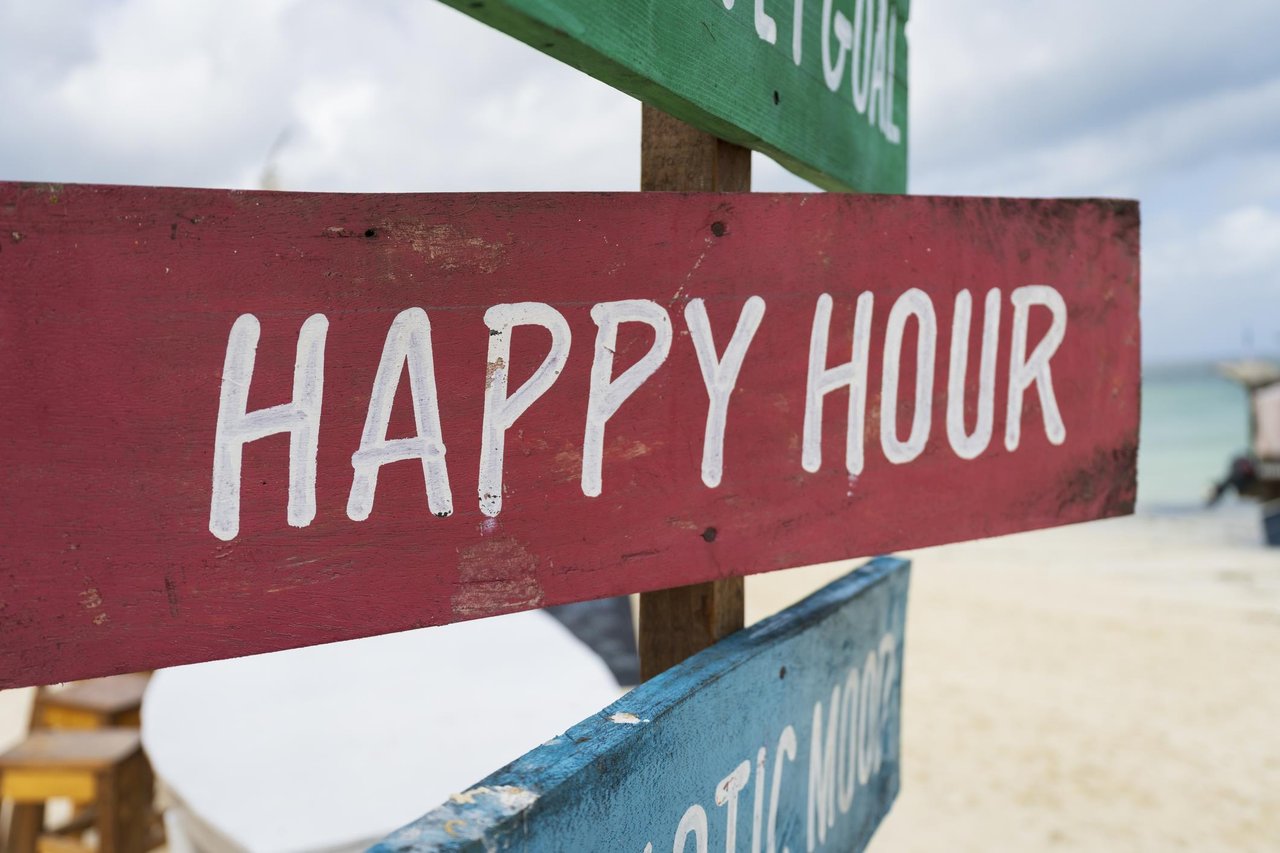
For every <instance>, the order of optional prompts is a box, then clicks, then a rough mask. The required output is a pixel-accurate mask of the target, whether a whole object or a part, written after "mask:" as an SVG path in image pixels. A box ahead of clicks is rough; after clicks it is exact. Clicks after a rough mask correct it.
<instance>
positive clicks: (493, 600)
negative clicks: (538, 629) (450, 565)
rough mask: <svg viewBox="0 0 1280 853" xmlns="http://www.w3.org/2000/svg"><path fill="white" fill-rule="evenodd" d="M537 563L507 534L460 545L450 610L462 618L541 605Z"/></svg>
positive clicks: (531, 555) (525, 549) (522, 546)
mask: <svg viewBox="0 0 1280 853" xmlns="http://www.w3.org/2000/svg"><path fill="white" fill-rule="evenodd" d="M537 566H538V559H537V557H535V556H534V555H533V554H532V553H530V552H529V550H528V549H527V548H525V546H524V545H522V544H521V543H519V542H517V541H515V540H514V539H510V538H492V539H486V540H484V541H482V542H477V543H475V544H474V545H468V546H467V547H465V548H460V549H459V550H458V580H459V586H458V592H457V593H456V594H454V596H453V599H452V604H453V612H454V613H455V614H456V615H458V616H461V617H464V618H465V617H470V616H479V615H482V614H483V615H489V614H493V613H509V612H511V611H514V610H527V609H531V608H534V607H540V606H541V605H542V587H541V585H539V583H538V579H537V577H536V576H535V572H536V570H537Z"/></svg>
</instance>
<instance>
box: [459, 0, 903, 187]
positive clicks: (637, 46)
mask: <svg viewBox="0 0 1280 853" xmlns="http://www.w3.org/2000/svg"><path fill="white" fill-rule="evenodd" d="M444 2H445V3H447V4H448V5H450V6H453V7H454V8H456V9H458V10H460V11H462V12H465V13H466V14H468V15H471V16H472V17H474V18H477V19H479V20H481V21H483V22H485V23H487V24H489V25H491V26H494V27H496V28H498V29H500V30H502V31H504V32H506V33H508V34H510V35H512V36H514V37H516V38H518V39H520V40H521V41H523V42H525V43H527V44H529V45H531V46H533V47H535V48H537V49H538V50H541V51H543V52H544V53H547V54H550V55H551V56H554V57H556V58H557V59H560V60H562V61H564V62H567V63H568V64H570V65H572V66H573V67H575V68H577V69H579V70H581V71H584V72H586V73H587V74H590V75H591V76H593V77H596V78H599V79H600V80H603V81H604V82H606V83H608V84H610V85H611V86H615V87H617V88H618V89H621V90H622V91H624V92H627V93H628V94H631V95H634V96H635V97H637V98H639V99H640V100H642V101H645V102H647V103H649V104H652V105H653V106H655V107H658V108H659V109H661V110H664V111H665V112H668V113H670V114H671V115H673V116H676V117H677V118H680V119H682V120H684V121H687V122H689V123H690V124H693V125H695V126H697V127H700V128H702V129H703V130H705V131H707V132H709V133H714V134H715V135H716V136H719V137H721V138H722V139H727V140H729V141H730V142H735V143H737V144H739V145H745V146H747V147H750V148H754V149H756V150H758V151H763V152H764V153H766V154H768V155H769V156H771V157H773V158H774V159H775V160H777V161H778V162H779V163H781V164H782V165H784V166H786V167H787V168H788V169H791V170H792V171H793V172H795V173H796V174H798V175H800V176H802V177H804V178H807V179H808V180H810V181H813V182H814V183H816V184H818V185H819V186H821V187H824V188H826V189H831V190H855V191H859V192H888V193H901V192H905V191H906V186H907V39H906V32H905V28H906V23H907V15H908V12H909V10H910V0H608V1H607V2H601V0H444Z"/></svg>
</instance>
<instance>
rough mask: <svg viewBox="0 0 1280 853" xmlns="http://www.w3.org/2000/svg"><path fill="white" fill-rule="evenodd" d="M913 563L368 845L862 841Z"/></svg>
mask: <svg viewBox="0 0 1280 853" xmlns="http://www.w3.org/2000/svg"><path fill="white" fill-rule="evenodd" d="M907 573H908V564H907V563H906V562H905V561H903V560H899V559H895V558H881V559H878V560H874V561H872V562H871V563H869V564H868V565H867V566H865V567H863V568H862V569H859V570H858V571H856V572H854V573H852V574H850V575H848V576H846V577H845V578H843V579H841V580H839V581H836V582H835V583H833V584H831V585H830V586H828V587H827V588H826V589H824V590H822V591H820V592H818V593H816V594H814V595H813V596H811V597H810V598H809V599H807V600H805V601H803V602H801V603H800V604H797V605H796V606H794V607H792V608H790V609H789V610H785V611H783V612H782V613H779V614H778V615H776V616H774V617H771V618H769V619H766V620H765V621H763V622H760V623H759V624H757V625H754V626H752V627H751V628H750V629H748V630H746V631H741V632H739V633H737V634H734V635H733V636H732V637H730V638H728V639H726V640H724V641H722V642H720V643H719V644H717V645H715V646H713V647H711V648H710V649H707V650H706V651H703V652H701V653H699V654H698V655H696V656H694V657H693V658H690V659H689V660H687V661H685V662H684V663H682V664H679V665H678V666H676V667H674V668H672V669H670V670H668V671H667V672H665V673H663V674H662V675H660V676H658V677H657V678H654V679H653V680H651V681H648V682H646V683H645V684H643V685H641V686H640V687H638V688H636V689H635V690H633V691H632V692H631V693H629V694H627V695H626V696H624V697H623V698H622V699H620V700H619V701H618V702H617V703H615V704H614V705H611V706H610V707H608V708H605V709H604V710H603V711H601V712H600V713H598V714H596V715H595V716H594V717H591V718H590V719H587V720H585V721H583V722H582V723H580V724H579V725H577V726H574V727H573V728H571V729H569V730H568V731H567V732H565V733H564V734H563V735H560V736H558V737H555V738H553V739H552V740H550V741H549V742H548V743H546V744H544V745H543V746H541V747H538V748H537V749H535V750H533V751H532V752H530V753H528V754H527V755H525V756H524V757H522V758H520V759H518V760H516V761H515V762H513V763H512V764H510V765H508V766H507V767H505V768H503V769H501V770H499V771H498V772H496V773H494V774H493V775H491V776H489V777H488V778H487V779H484V780H483V781H481V782H480V783H479V784H477V785H476V786H475V787H473V788H471V789H469V790H466V791H463V792H461V793H459V794H455V795H454V796H453V797H451V798H450V800H449V801H448V802H446V803H445V804H443V805H442V806H441V807H440V808H438V809H436V810H435V811H433V812H431V813H429V814H427V815H426V816H425V817H423V818H422V819H420V820H418V821H416V822H414V823H412V824H410V825H409V826H407V827H405V828H404V829H402V830H400V831H398V832H396V833H394V834H392V835H391V836H390V837H388V838H387V839H386V840H384V841H383V842H382V843H381V844H379V845H378V846H376V847H374V848H373V853H425V851H429V850H430V851H463V850H513V851H517V850H518V851H534V850H618V851H634V853H655V851H661V853H666V851H667V850H675V851H677V853H679V851H699V853H706V851H711V850H715V851H720V850H724V851H729V853H733V851H746V850H755V851H760V850H766V851H775V853H776V851H780V850H792V851H801V850H832V851H836V850H839V851H849V850H861V849H862V847H863V846H864V845H865V844H866V842H867V840H868V839H869V838H870V837H871V833H872V831H873V830H874V828H875V827H876V825H877V824H878V823H879V822H880V819H881V818H882V817H883V816H884V815H885V813H886V812H887V811H888V810H889V806H890V805H891V804H892V803H893V799H894V797H895V796H896V795H897V792H898V783H899V772H900V771H899V748H898V740H899V737H898V735H899V726H900V702H901V685H902V664H903V651H904V650H903V625H904V622H905V618H906V603H907Z"/></svg>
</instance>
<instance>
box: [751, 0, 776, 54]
mask: <svg viewBox="0 0 1280 853" xmlns="http://www.w3.org/2000/svg"><path fill="white" fill-rule="evenodd" d="M756 35H758V36H759V37H760V38H761V39H762V40H764V41H767V42H768V43H769V44H777V43H778V22H777V21H775V20H774V19H773V18H771V17H769V13H768V12H766V11H765V10H764V0H756Z"/></svg>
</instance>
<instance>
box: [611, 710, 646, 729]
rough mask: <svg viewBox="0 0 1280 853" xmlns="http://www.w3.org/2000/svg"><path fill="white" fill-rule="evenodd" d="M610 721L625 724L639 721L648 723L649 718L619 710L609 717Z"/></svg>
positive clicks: (634, 723)
mask: <svg viewBox="0 0 1280 853" xmlns="http://www.w3.org/2000/svg"><path fill="white" fill-rule="evenodd" d="M609 720H610V721H611V722H615V723H622V724H623V725H627V726H634V725H639V724H640V723H648V722H651V721H650V720H642V719H640V718H639V717H637V716H636V715H635V714H633V713H631V712H630V711H619V712H618V713H616V714H614V715H613V716H612V717H610V718H609Z"/></svg>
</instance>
